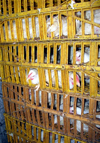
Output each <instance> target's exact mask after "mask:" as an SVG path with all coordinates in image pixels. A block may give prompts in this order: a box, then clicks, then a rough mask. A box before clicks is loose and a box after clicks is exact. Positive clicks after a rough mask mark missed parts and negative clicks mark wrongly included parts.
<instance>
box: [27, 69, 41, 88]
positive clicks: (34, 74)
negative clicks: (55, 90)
mask: <svg viewBox="0 0 100 143" xmlns="http://www.w3.org/2000/svg"><path fill="white" fill-rule="evenodd" d="M29 79H30V80H31V82H32V84H37V86H36V90H38V89H39V87H40V84H39V77H38V71H37V69H30V71H29V73H28V75H27V76H26V81H27V82H28V81H29Z"/></svg>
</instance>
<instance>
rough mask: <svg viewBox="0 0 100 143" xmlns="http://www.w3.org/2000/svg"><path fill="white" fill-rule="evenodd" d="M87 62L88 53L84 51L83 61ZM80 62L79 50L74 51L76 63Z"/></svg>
mask: <svg viewBox="0 0 100 143" xmlns="http://www.w3.org/2000/svg"><path fill="white" fill-rule="evenodd" d="M87 62H89V54H87V53H86V52H84V63H87ZM80 63H81V50H79V51H76V64H77V65H78V64H80Z"/></svg>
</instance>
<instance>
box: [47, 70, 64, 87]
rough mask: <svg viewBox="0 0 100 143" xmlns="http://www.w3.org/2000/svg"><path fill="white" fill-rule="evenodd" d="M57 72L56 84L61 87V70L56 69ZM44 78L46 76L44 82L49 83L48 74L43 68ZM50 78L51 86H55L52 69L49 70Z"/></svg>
mask: <svg viewBox="0 0 100 143" xmlns="http://www.w3.org/2000/svg"><path fill="white" fill-rule="evenodd" d="M57 74H58V85H59V87H62V82H61V70H58V71H57ZM45 78H46V83H47V85H48V84H49V75H48V70H47V69H45ZM51 79H52V86H55V83H56V82H55V73H54V70H51Z"/></svg>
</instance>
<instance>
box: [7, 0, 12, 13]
mask: <svg viewBox="0 0 100 143" xmlns="http://www.w3.org/2000/svg"><path fill="white" fill-rule="evenodd" d="M11 8H12V7H11V0H8V9H9V14H12V9H11Z"/></svg>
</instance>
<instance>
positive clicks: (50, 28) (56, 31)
mask: <svg viewBox="0 0 100 143" xmlns="http://www.w3.org/2000/svg"><path fill="white" fill-rule="evenodd" d="M61 20H62V35H63V36H67V35H68V33H67V17H66V16H65V17H64V16H61ZM46 24H47V37H51V32H54V36H55V37H59V20H58V15H57V16H54V17H53V24H52V25H51V24H50V18H47V20H46Z"/></svg>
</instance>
